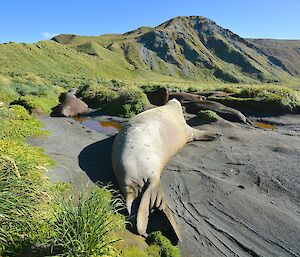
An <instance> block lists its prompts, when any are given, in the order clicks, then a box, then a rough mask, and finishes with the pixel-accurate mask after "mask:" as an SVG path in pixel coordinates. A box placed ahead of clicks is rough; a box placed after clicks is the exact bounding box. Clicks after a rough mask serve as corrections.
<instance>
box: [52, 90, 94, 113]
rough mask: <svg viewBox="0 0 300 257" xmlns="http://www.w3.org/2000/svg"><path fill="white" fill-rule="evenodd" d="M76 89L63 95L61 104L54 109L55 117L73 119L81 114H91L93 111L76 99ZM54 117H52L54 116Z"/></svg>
mask: <svg viewBox="0 0 300 257" xmlns="http://www.w3.org/2000/svg"><path fill="white" fill-rule="evenodd" d="M75 94H76V89H71V90H69V91H68V92H67V93H61V94H60V96H59V98H58V99H59V101H60V104H59V105H58V106H56V107H54V108H53V112H52V113H53V114H54V115H55V116H65V117H73V116H76V115H79V114H84V113H88V112H91V111H92V109H90V108H89V107H88V105H87V104H86V103H85V102H83V101H82V100H81V99H79V98H77V97H76V95H75ZM54 115H52V116H54Z"/></svg>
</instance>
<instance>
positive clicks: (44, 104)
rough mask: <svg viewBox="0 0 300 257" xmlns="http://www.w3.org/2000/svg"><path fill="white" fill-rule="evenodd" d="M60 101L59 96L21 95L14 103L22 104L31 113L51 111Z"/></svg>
mask: <svg viewBox="0 0 300 257" xmlns="http://www.w3.org/2000/svg"><path fill="white" fill-rule="evenodd" d="M58 103H59V101H58V97H57V96H56V95H54V96H35V95H26V96H21V97H20V98H19V99H18V100H17V101H15V102H13V104H18V105H22V106H24V107H25V108H26V110H28V111H29V112H30V113H32V112H35V113H50V112H51V109H52V108H53V107H54V106H56V105H57V104H58Z"/></svg>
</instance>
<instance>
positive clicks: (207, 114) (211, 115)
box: [197, 110, 220, 122]
mask: <svg viewBox="0 0 300 257" xmlns="http://www.w3.org/2000/svg"><path fill="white" fill-rule="evenodd" d="M197 117H198V118H199V119H201V120H203V121H207V122H214V121H217V120H219V119H220V117H219V115H218V114H216V113H215V112H214V111H210V110H206V111H199V112H198V113H197Z"/></svg>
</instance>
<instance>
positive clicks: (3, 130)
mask: <svg viewBox="0 0 300 257" xmlns="http://www.w3.org/2000/svg"><path fill="white" fill-rule="evenodd" d="M0 120H1V123H0V139H10V140H18V139H24V138H25V137H29V136H32V135H34V134H40V133H42V131H41V128H42V124H41V122H39V121H38V120H37V119H35V118H34V117H32V116H31V115H30V114H29V113H28V112H27V110H26V109H25V108H24V107H22V106H19V105H13V106H11V107H6V106H3V107H0Z"/></svg>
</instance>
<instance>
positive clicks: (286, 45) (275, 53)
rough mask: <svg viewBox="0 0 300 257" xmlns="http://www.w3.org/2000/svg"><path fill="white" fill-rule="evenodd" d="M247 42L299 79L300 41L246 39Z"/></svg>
mask: <svg viewBox="0 0 300 257" xmlns="http://www.w3.org/2000/svg"><path fill="white" fill-rule="evenodd" d="M247 42H249V43H250V44H252V45H253V46H255V48H256V49H257V51H259V52H261V53H262V54H264V55H266V56H267V57H268V59H269V60H270V61H271V62H273V63H274V64H275V65H277V66H279V67H281V68H282V69H283V70H284V71H286V72H288V73H289V74H291V75H293V76H297V77H300V40H278V39H277V40H276V39H247Z"/></svg>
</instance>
